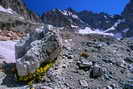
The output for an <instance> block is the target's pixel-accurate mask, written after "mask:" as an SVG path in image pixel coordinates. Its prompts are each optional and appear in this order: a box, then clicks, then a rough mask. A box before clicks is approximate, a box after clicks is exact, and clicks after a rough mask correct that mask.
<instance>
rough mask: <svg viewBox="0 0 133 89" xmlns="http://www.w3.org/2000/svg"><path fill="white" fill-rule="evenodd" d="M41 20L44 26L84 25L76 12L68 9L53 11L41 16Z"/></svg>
mask: <svg viewBox="0 0 133 89" xmlns="http://www.w3.org/2000/svg"><path fill="white" fill-rule="evenodd" d="M42 20H43V22H44V23H46V24H52V25H54V26H57V27H62V26H69V27H71V25H76V26H82V25H86V24H85V23H84V22H83V21H82V20H81V19H80V18H79V17H78V16H77V14H76V11H74V10H72V9H71V8H68V9H66V10H58V9H54V10H52V11H49V12H46V13H44V14H43V15H42Z"/></svg>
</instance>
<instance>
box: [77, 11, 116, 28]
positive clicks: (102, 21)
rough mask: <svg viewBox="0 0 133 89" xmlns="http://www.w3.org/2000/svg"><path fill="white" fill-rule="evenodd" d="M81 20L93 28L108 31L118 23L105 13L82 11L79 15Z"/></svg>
mask: <svg viewBox="0 0 133 89" xmlns="http://www.w3.org/2000/svg"><path fill="white" fill-rule="evenodd" d="M78 16H79V17H80V19H82V20H83V21H84V22H85V23H87V24H88V25H90V26H91V27H92V28H98V29H103V30H105V29H107V28H109V27H111V26H112V25H113V24H114V22H115V21H116V20H115V19H113V17H111V16H110V15H108V14H105V13H99V14H98V13H93V12H89V11H81V12H79V13H78Z"/></svg>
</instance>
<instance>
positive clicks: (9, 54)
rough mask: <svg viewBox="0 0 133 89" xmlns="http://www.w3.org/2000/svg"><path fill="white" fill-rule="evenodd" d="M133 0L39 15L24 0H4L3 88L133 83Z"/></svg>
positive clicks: (126, 88) (94, 88) (129, 88)
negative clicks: (119, 6)
mask: <svg viewBox="0 0 133 89" xmlns="http://www.w3.org/2000/svg"><path fill="white" fill-rule="evenodd" d="M132 6H133V2H132V0H130V1H129V3H128V4H127V5H126V7H125V9H124V11H123V12H122V13H121V15H114V16H112V15H108V14H106V13H93V12H91V11H81V12H76V11H75V10H73V9H71V8H67V9H65V10H59V9H53V10H51V11H48V12H46V13H44V14H43V15H42V17H41V18H40V17H39V16H37V15H36V14H34V12H32V11H30V10H29V9H28V8H27V7H26V5H25V4H24V3H23V2H22V1H21V0H1V1H0V89H133V40H132V37H133V34H132V32H133V31H132V22H133V21H132V16H131V14H132V8H133V7H132ZM41 21H43V23H42V22H41Z"/></svg>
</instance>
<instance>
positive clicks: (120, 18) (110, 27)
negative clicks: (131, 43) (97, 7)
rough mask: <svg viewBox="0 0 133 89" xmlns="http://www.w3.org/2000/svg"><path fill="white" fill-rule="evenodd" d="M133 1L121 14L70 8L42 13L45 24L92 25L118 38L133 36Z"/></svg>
mask: <svg viewBox="0 0 133 89" xmlns="http://www.w3.org/2000/svg"><path fill="white" fill-rule="evenodd" d="M132 6H133V1H132V0H130V1H129V3H128V4H127V5H126V7H125V8H124V11H123V12H122V13H121V14H120V15H108V14H106V13H93V12H91V11H81V12H76V11H75V10H73V9H71V8H68V9H65V10H59V9H53V10H51V11H48V12H46V13H44V14H43V15H42V20H43V22H44V23H45V24H51V25H53V26H56V27H63V26H66V27H79V28H83V27H90V28H91V29H92V30H97V29H99V30H100V31H104V32H106V33H113V34H114V35H115V37H118V38H120V39H121V38H125V37H128V38H132V37H133V35H132V34H133V30H132V29H133V27H132V22H133V21H132V8H133V7H132Z"/></svg>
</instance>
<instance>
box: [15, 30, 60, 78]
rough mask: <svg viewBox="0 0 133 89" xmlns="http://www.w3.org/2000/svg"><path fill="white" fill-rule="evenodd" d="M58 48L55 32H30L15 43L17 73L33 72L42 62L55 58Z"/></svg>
mask: <svg viewBox="0 0 133 89" xmlns="http://www.w3.org/2000/svg"><path fill="white" fill-rule="evenodd" d="M60 50H61V49H60V45H59V41H58V37H57V36H56V34H55V33H53V32H48V33H43V32H34V33H31V34H30V35H29V36H27V37H26V38H25V39H22V40H21V41H20V42H18V43H17V44H16V59H17V62H16V66H17V71H18V75H19V76H25V75H27V74H28V73H33V72H35V71H36V69H37V68H39V67H40V65H41V64H42V63H47V62H49V61H52V60H55V59H56V58H57V56H58V54H59V53H60ZM33 65H34V66H33Z"/></svg>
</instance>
